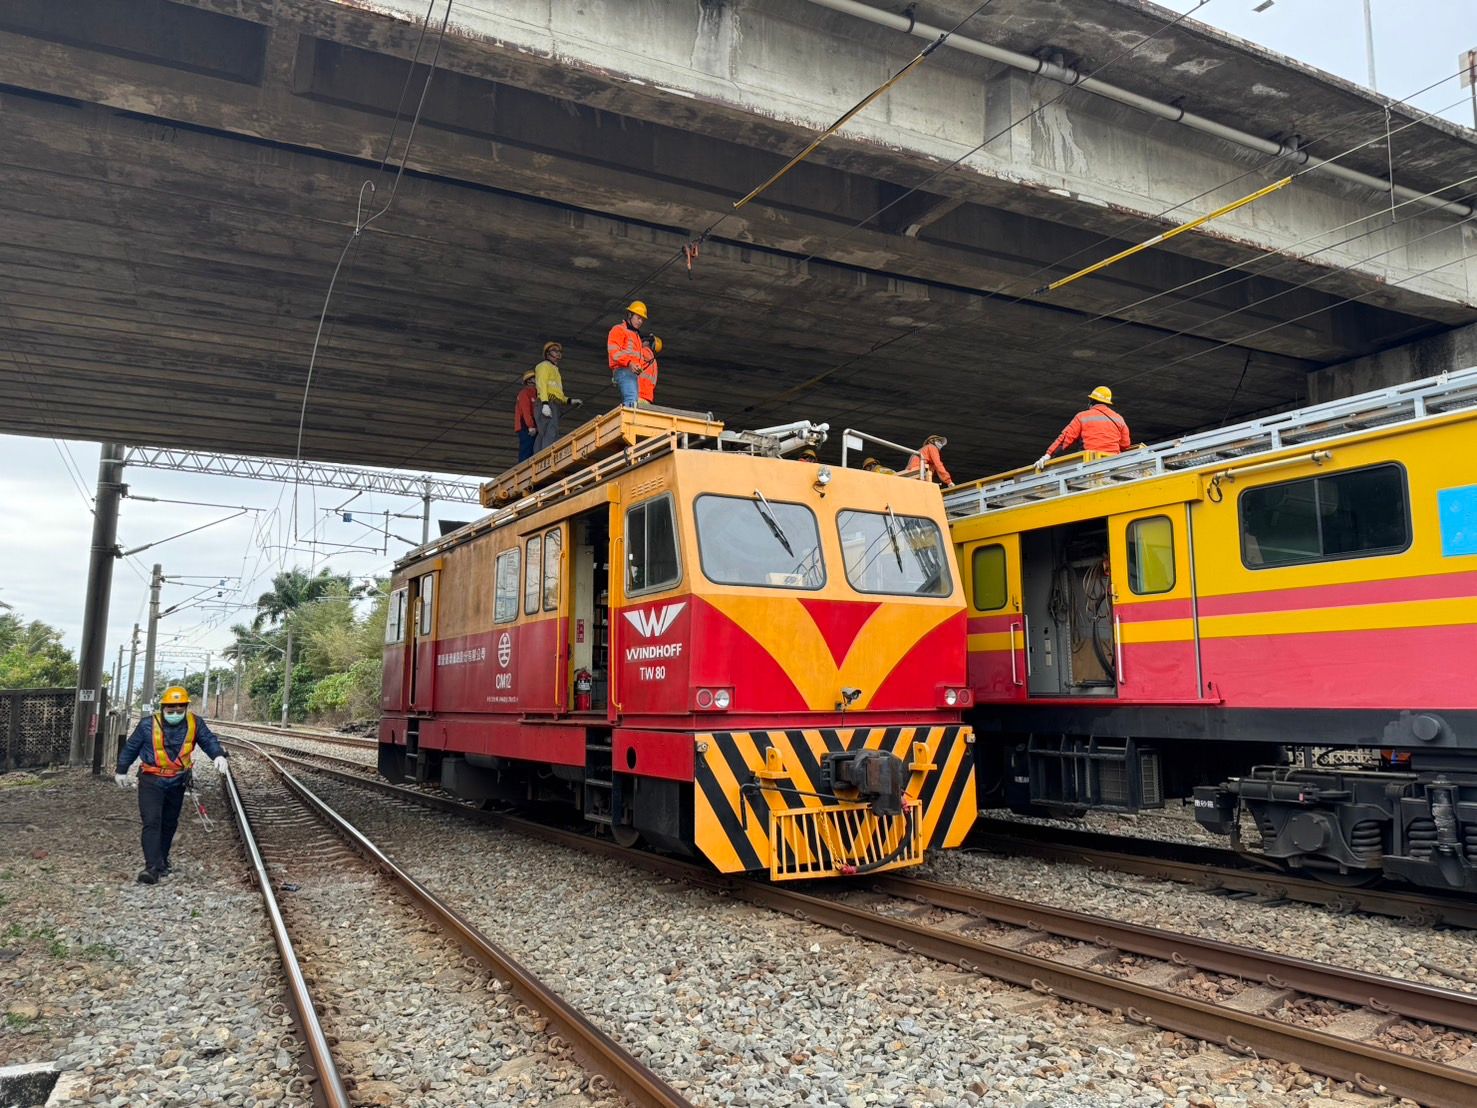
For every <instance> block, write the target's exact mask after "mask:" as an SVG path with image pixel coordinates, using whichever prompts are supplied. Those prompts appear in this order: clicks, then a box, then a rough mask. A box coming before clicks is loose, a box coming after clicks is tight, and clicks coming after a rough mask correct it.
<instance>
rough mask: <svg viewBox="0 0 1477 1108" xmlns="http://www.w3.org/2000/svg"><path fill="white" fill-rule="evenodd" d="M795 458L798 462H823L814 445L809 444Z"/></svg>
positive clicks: (818, 463)
mask: <svg viewBox="0 0 1477 1108" xmlns="http://www.w3.org/2000/svg"><path fill="white" fill-rule="evenodd" d="M795 460H796V461H797V462H814V463H815V464H816V465H820V464H821V456H820V455H819V454H817V453H816V452H815V447H813V446H807V447H806V448H805V449H804V450H802V451H800V453H798V454H796V455H795Z"/></svg>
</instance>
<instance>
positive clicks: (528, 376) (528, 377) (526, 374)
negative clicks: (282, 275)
mask: <svg viewBox="0 0 1477 1108" xmlns="http://www.w3.org/2000/svg"><path fill="white" fill-rule="evenodd" d="M537 376H538V374H537V373H535V372H534V371H533V370H531V369H525V370H524V371H523V383H524V384H525V385H526V384H528V382H530V381H532V380H533V379H534V378H535V377H537Z"/></svg>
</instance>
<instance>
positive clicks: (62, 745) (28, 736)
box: [0, 689, 77, 773]
mask: <svg viewBox="0 0 1477 1108" xmlns="http://www.w3.org/2000/svg"><path fill="white" fill-rule="evenodd" d="M76 710H77V690H76V689H14V690H4V691H0V742H3V748H0V752H3V754H4V759H3V761H0V771H3V772H6V773H8V772H10V771H11V770H15V769H29V768H32V767H36V766H49V765H58V764H60V765H65V764H66V761H67V757H68V755H69V754H70V753H71V748H72V717H73V713H74V712H75V711H76Z"/></svg>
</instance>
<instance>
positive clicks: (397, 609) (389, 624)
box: [385, 589, 410, 644]
mask: <svg viewBox="0 0 1477 1108" xmlns="http://www.w3.org/2000/svg"><path fill="white" fill-rule="evenodd" d="M409 592H410V590H409V589H396V590H395V591H394V592H392V593H391V594H390V604H389V612H388V613H387V615H386V618H385V643H386V644H392V643H397V642H403V641H405V598H406V597H407V596H408V595H409Z"/></svg>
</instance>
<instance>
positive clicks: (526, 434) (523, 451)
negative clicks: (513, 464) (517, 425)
mask: <svg viewBox="0 0 1477 1108" xmlns="http://www.w3.org/2000/svg"><path fill="white" fill-rule="evenodd" d="M537 438H538V432H537V431H535V430H534V429H533V428H532V427H525V428H523V430H521V431H519V432H518V460H519V461H520V462H526V461H528V459H529V458H532V457H533V444H534V441H535V440H536V439H537Z"/></svg>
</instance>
